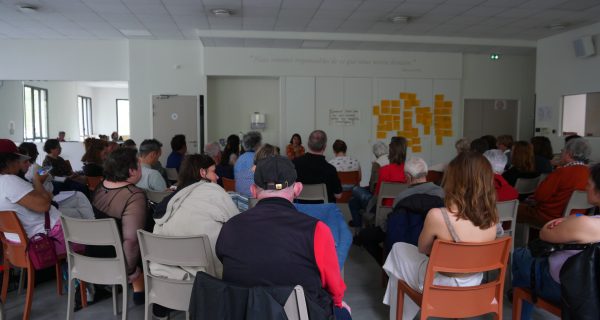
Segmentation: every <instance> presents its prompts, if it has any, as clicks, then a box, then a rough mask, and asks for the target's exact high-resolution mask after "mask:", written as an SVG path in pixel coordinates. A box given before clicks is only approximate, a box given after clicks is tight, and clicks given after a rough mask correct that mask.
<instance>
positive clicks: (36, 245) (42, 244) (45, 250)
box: [27, 211, 58, 270]
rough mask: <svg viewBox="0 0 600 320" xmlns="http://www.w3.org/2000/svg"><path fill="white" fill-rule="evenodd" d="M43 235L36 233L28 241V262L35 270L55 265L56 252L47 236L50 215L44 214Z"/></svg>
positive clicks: (52, 242)
mask: <svg viewBox="0 0 600 320" xmlns="http://www.w3.org/2000/svg"><path fill="white" fill-rule="evenodd" d="M44 230H45V233H42V232H40V233H36V234H34V235H33V237H31V239H29V243H28V244H27V251H28V252H27V253H28V255H29V261H31V264H32V265H33V268H34V269H35V270H40V269H45V268H48V267H51V266H53V265H55V264H56V262H57V260H58V259H57V258H56V252H55V251H54V240H53V239H52V238H50V236H48V233H49V231H50V213H49V212H48V211H46V212H45V213H44Z"/></svg>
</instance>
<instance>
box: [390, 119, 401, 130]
mask: <svg viewBox="0 0 600 320" xmlns="http://www.w3.org/2000/svg"><path fill="white" fill-rule="evenodd" d="M392 130H394V131H395V130H400V121H394V126H393V129H392Z"/></svg>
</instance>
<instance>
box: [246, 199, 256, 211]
mask: <svg viewBox="0 0 600 320" xmlns="http://www.w3.org/2000/svg"><path fill="white" fill-rule="evenodd" d="M257 203H258V199H256V198H248V209H252V208H254V207H255V206H256V204H257Z"/></svg>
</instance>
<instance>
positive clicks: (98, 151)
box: [81, 139, 109, 177]
mask: <svg viewBox="0 0 600 320" xmlns="http://www.w3.org/2000/svg"><path fill="white" fill-rule="evenodd" d="M108 154H109V147H108V142H106V141H104V140H100V139H91V140H88V142H87V148H86V151H85V153H84V154H83V157H81V162H83V174H84V175H85V176H86V177H102V176H103V175H104V167H103V166H104V160H106V156H107V155H108Z"/></svg>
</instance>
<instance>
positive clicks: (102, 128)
mask: <svg viewBox="0 0 600 320" xmlns="http://www.w3.org/2000/svg"><path fill="white" fill-rule="evenodd" d="M117 99H129V89H115V88H93V99H92V122H93V126H94V128H93V133H94V135H99V134H105V135H108V136H110V134H111V133H112V132H113V131H117Z"/></svg>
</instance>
